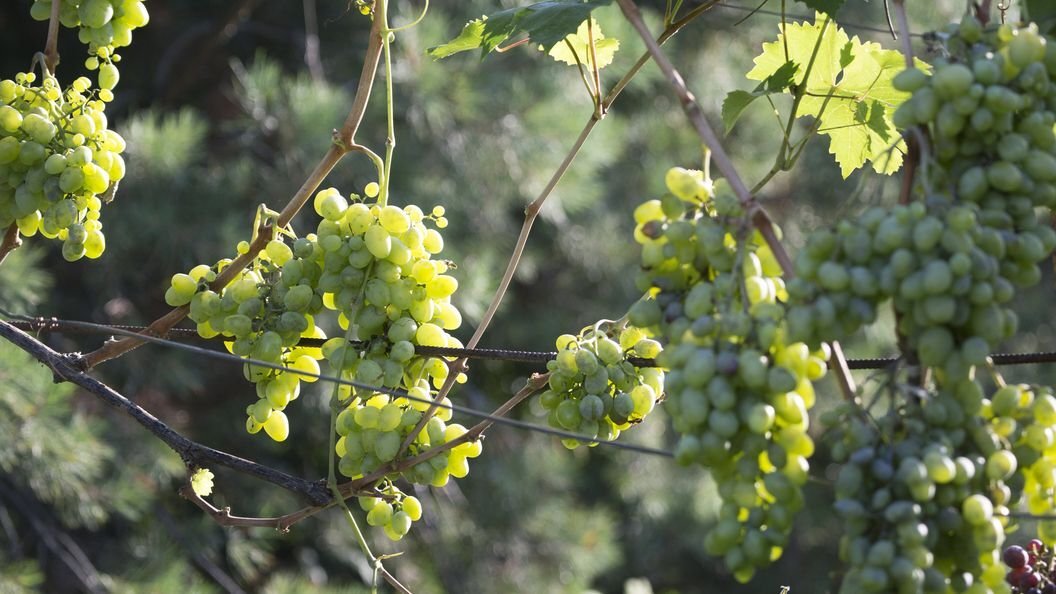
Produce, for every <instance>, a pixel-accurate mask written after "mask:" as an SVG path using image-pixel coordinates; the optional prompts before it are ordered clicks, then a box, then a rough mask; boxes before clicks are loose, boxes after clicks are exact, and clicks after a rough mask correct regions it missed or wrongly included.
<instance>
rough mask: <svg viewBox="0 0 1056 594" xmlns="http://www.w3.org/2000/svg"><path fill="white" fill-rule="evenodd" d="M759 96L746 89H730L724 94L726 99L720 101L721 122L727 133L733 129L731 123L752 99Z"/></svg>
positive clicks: (732, 123) (735, 120) (739, 115)
mask: <svg viewBox="0 0 1056 594" xmlns="http://www.w3.org/2000/svg"><path fill="white" fill-rule="evenodd" d="M761 96H762V95H758V94H756V93H749V92H748V91H731V92H730V93H729V94H727V95H726V99H724V100H723V102H722V124H723V125H724V126H726V133H727V134H729V133H730V130H732V129H733V125H734V124H736V123H737V119H738V118H740V117H741V113H743V112H744V110H745V109H746V108H747V107H748V106H749V105H751V103H752V101H755V100H756V99H758V98H759V97H761Z"/></svg>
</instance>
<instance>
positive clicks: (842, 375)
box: [617, 0, 855, 399]
mask: <svg viewBox="0 0 1056 594" xmlns="http://www.w3.org/2000/svg"><path fill="white" fill-rule="evenodd" d="M617 1H618V2H619V5H620V9H621V10H622V11H623V14H624V16H626V17H627V20H628V21H630V22H631V25H632V26H634V28H635V30H637V31H638V34H639V35H640V36H641V38H642V40H643V41H644V42H645V45H646V47H647V48H648V49H649V53H650V55H651V56H652V58H653V61H654V62H656V64H657V66H659V67H660V70H661V71H662V72H663V73H664V76H665V77H666V78H667V80H668V82H669V83H670V84H671V86H672V88H673V89H674V90H675V94H676V95H677V96H678V99H679V101H680V103H681V104H682V109H683V111H685V112H686V116H687V117H688V118H689V120H690V122H691V123H692V124H693V127H694V128H695V129H696V130H697V134H698V135H700V138H701V140H703V141H704V145H705V146H707V147H708V148H709V149H711V151H712V155H711V156H712V159H714V161H715V165H716V166H717V167H718V168H719V171H721V172H722V174H723V176H724V177H725V178H726V181H727V182H729V184H730V187H731V188H732V189H733V192H734V193H735V194H736V195H737V198H738V199H739V200H740V201H741V203H742V204H743V205H744V207H745V209H746V210H747V211H748V212H749V213H750V214H751V220H752V224H754V225H755V227H756V228H757V229H758V230H759V232H760V234H761V235H762V236H763V239H764V240H765V241H766V243H767V245H768V246H769V247H770V250H771V251H772V252H773V254H774V257H775V258H776V259H777V261H778V263H780V264H781V267H782V269H783V270H784V272H785V275H786V276H787V277H791V276H792V274H793V270H792V260H791V258H789V256H788V253H787V252H786V251H785V248H784V246H783V245H782V244H781V242H780V240H778V238H777V234H776V232H775V231H774V226H773V222H772V220H771V219H770V216H769V215H767V214H766V211H765V210H764V209H763V208H762V206H761V205H760V204H759V203H758V202H757V201H756V200H755V197H754V196H752V194H751V192H749V190H748V187H747V186H746V185H745V184H744V181H743V180H742V179H741V176H740V174H739V173H738V172H737V169H736V168H735V167H734V165H733V162H732V161H730V157H729V155H727V154H726V151H725V150H724V149H723V148H722V144H721V143H719V139H718V136H716V134H715V131H714V130H712V128H711V125H710V124H708V121H707V120H706V119H705V118H704V112H703V111H702V110H701V109H700V105H699V104H698V103H697V101H696V98H695V97H694V96H693V94H692V93H690V91H689V89H688V88H687V87H686V83H685V81H684V80H683V79H682V75H681V74H679V72H678V70H676V69H675V67H674V65H673V64H671V61H670V60H668V58H667V56H666V55H664V53H663V52H662V51H661V50H660V46H659V45H658V44H657V43H656V41H655V40H654V39H653V36H652V34H650V33H649V29H648V27H647V26H646V24H645V21H644V20H642V15H641V13H640V12H639V11H638V7H637V6H635V4H634V2H633V1H632V0H617ZM832 355H833V362H832V363H831V366H832V367H833V368H834V369H835V371H836V375H837V379H838V380H839V383H840V388H841V390H842V391H843V394H844V397H845V398H847V399H851V398H853V397H854V393H855V384H854V378H852V377H851V374H850V372H849V371H848V369H847V361H846V360H845V359H844V358H843V351H842V350H841V349H840V348H839V347H838V346H836V347H835V348H833V349H832Z"/></svg>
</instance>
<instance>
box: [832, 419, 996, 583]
mask: <svg viewBox="0 0 1056 594" xmlns="http://www.w3.org/2000/svg"><path fill="white" fill-rule="evenodd" d="M922 417H924V412H923V411H921V410H920V409H919V408H915V405H913V404H910V405H908V406H907V408H905V409H902V410H895V411H892V412H890V413H889V414H887V415H885V416H884V417H881V418H879V419H876V420H875V421H873V420H867V418H866V416H865V415H864V414H863V412H862V411H861V410H860V409H858V408H856V407H855V406H854V405H852V404H849V403H848V404H846V405H844V407H843V410H841V411H839V413H838V414H836V415H835V416H834V418H833V419H832V420H834V421H836V422H835V426H834V428H833V430H832V433H831V435H832V436H833V437H835V438H836V439H838V440H840V441H839V442H838V443H837V444H835V446H836V447H833V448H832V451H833V456H834V459H835V460H836V461H837V462H842V463H843V466H842V467H841V468H840V471H839V474H838V475H837V478H836V483H835V490H836V499H837V502H836V506H835V509H836V512H837V514H838V515H839V516H840V518H841V519H842V521H843V523H844V529H845V530H844V536H843V537H842V540H841V542H840V555H841V558H842V559H843V560H844V561H846V562H847V563H848V564H849V565H850V569H849V571H848V573H847V575H846V576H845V578H844V580H843V584H842V588H841V590H840V591H841V592H848V593H850V592H947V591H953V592H964V591H971V592H980V593H988V592H994V591H1001V590H1002V588H1003V587H1004V586H1003V579H1004V570H1003V569H1002V568H1001V564H1000V558H999V551H1000V547H1001V545H1002V544H1003V542H1004V539H1005V534H1006V526H1007V525H1008V519H1007V515H1008V507H1007V506H1008V505H1011V504H1012V503H1013V501H1012V498H1013V496H1014V494H1013V491H1012V489H1011V488H1010V486H1009V485H1011V484H1013V483H1014V481H1015V480H1016V475H1015V470H1016V464H1015V457H1014V456H1012V455H1011V452H1009V451H1008V450H1002V449H998V448H996V447H995V446H993V445H992V444H991V443H990V441H989V434H987V433H986V432H982V433H979V432H968V431H965V430H964V429H963V428H961V429H954V430H950V429H946V428H942V427H937V426H934V425H930V424H929V423H928V422H927V421H926V420H924V419H923V418H922ZM987 452H989V454H988V455H987ZM968 588H972V589H970V590H968Z"/></svg>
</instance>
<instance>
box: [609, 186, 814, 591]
mask: <svg viewBox="0 0 1056 594" xmlns="http://www.w3.org/2000/svg"><path fill="white" fill-rule="evenodd" d="M666 182H667V186H668V189H669V190H670V192H671V193H670V194H668V195H666V196H665V197H664V198H663V199H661V200H651V201H648V202H646V203H644V204H643V205H641V206H639V207H638V209H637V210H636V211H635V221H636V223H637V228H636V230H635V238H636V239H637V240H638V241H639V243H641V244H642V269H643V271H642V274H641V275H640V276H639V287H640V288H642V289H643V290H646V291H648V295H649V298H647V299H644V300H642V301H639V302H638V303H637V304H636V305H635V306H634V307H633V308H632V309H631V312H630V314H629V319H630V321H631V323H632V324H634V325H636V326H640V327H643V328H646V329H648V330H649V331H651V332H653V333H654V334H656V335H657V336H660V337H662V339H663V340H665V341H666V343H667V346H666V348H665V350H664V351H663V353H661V354H660V356H659V358H658V362H659V363H660V364H661V365H662V366H663V367H664V368H666V369H668V370H669V371H668V374H667V377H666V392H667V401H666V402H667V407H668V409H669V411H670V414H671V417H672V420H673V423H674V427H675V430H676V431H678V432H679V433H680V434H681V436H682V437H681V438H680V441H679V444H678V447H677V450H676V456H677V459H678V460H679V461H680V462H682V463H686V464H689V463H694V462H696V463H699V464H702V465H703V466H705V467H707V468H709V469H711V471H712V474H713V476H714V477H715V480H716V482H717V483H718V485H719V494H720V496H721V497H722V500H723V502H724V509H723V513H722V514H721V516H720V517H721V518H722V519H721V520H720V521H719V523H718V525H717V526H716V527H715V529H714V530H712V531H711V532H710V533H709V535H708V537H707V540H706V545H707V548H708V550H709V552H711V553H712V554H716V555H722V556H724V558H725V561H726V564H727V566H728V567H729V568H730V569H731V570H732V571H733V572H734V575H735V577H737V578H738V579H740V580H743V581H747V580H748V579H750V578H751V576H752V575H753V573H754V571H755V569H756V568H758V567H761V566H764V565H766V564H768V563H770V562H771V561H773V560H774V559H776V558H778V557H779V556H780V554H781V550H782V547H784V546H785V544H786V543H787V539H788V534H789V531H790V529H791V526H792V520H793V517H794V514H795V512H796V511H798V510H799V509H800V508H801V507H802V505H803V496H802V493H801V490H800V489H801V487H802V485H803V484H804V483H805V482H806V479H807V468H808V464H807V458H808V457H809V456H810V455H811V454H812V453H813V451H814V443H813V441H812V439H811V438H810V436H809V435H808V434H807V428H808V425H809V418H808V416H807V411H808V410H809V409H810V408H811V407H812V406H813V404H814V399H815V396H814V389H813V385H812V383H811V382H812V381H813V380H816V379H818V378H820V377H822V376H823V375H824V374H825V360H826V359H827V358H828V353H827V351H825V350H822V349H818V350H816V351H814V352H811V350H810V349H809V348H808V347H807V346H806V345H805V344H803V343H796V342H790V341H788V340H786V338H785V331H784V329H783V323H784V316H785V307H784V304H783V301H784V299H785V298H786V294H785V285H784V282H783V281H782V278H781V272H782V270H781V267H780V266H779V265H778V263H777V262H776V260H775V258H774V256H773V253H772V252H771V251H770V249H769V247H768V246H767V245H766V243H765V241H764V240H763V238H762V236H761V235H760V234H759V233H758V231H756V230H754V229H752V228H751V226H750V222H749V221H748V220H747V217H746V216H745V214H744V213H743V211H742V209H741V207H740V205H739V203H738V202H737V201H736V199H735V198H733V197H732V196H729V195H728V194H726V193H724V192H722V191H721V189H720V190H719V191H716V187H715V184H713V183H712V182H711V181H710V180H706V179H705V178H704V176H703V174H702V173H701V172H699V171H688V170H684V169H680V168H675V169H672V170H671V171H670V172H668V174H667V176H666Z"/></svg>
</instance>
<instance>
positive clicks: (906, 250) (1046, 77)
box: [788, 16, 1056, 381]
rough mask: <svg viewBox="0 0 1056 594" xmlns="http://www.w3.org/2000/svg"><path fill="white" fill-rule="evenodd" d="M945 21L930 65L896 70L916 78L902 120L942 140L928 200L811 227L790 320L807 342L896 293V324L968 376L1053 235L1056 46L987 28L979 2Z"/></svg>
mask: <svg viewBox="0 0 1056 594" xmlns="http://www.w3.org/2000/svg"><path fill="white" fill-rule="evenodd" d="M949 33H950V34H951V38H950V40H949V41H948V43H947V45H948V48H947V49H948V50H949V54H948V56H946V57H944V58H942V59H940V60H939V61H938V62H937V63H936V66H935V72H934V74H933V75H931V76H928V75H927V74H926V73H924V72H923V71H921V70H919V69H916V68H913V69H907V70H905V71H903V72H901V73H899V74H898V75H897V76H896V77H895V80H894V84H895V86H896V87H897V88H898V89H900V90H903V91H907V92H912V97H911V98H910V99H909V100H907V101H906V102H905V103H903V104H902V105H901V106H900V107H899V108H898V110H897V111H896V112H895V122H896V123H897V124H898V125H900V126H901V127H905V128H908V127H912V126H919V127H921V128H922V129H924V130H925V131H927V132H928V133H929V137H930V138H931V139H932V141H933V144H934V146H933V147H931V150H932V153H931V154H929V155H928V159H929V165H928V167H927V168H926V169H922V171H921V175H920V176H919V177H920V179H921V181H920V186H921V187H920V189H921V190H922V194H923V196H924V198H923V200H921V201H918V202H914V203H912V204H909V205H900V206H897V207H895V208H892V209H881V208H872V209H870V210H868V211H866V212H865V213H864V214H863V215H862V216H861V217H860V218H859V219H858V220H857V221H844V222H841V223H840V224H839V225H838V226H837V227H836V229H835V230H823V231H820V232H818V233H815V234H813V235H812V236H811V237H810V238H809V240H808V242H807V247H806V249H805V250H804V251H803V252H801V254H800V255H801V257H800V258H798V259H797V262H796V272H797V274H798V275H799V277H800V278H799V279H797V280H796V281H793V282H790V283H789V287H788V290H789V293H790V296H791V298H792V302H793V304H794V305H795V307H793V308H792V311H790V312H789V314H788V319H789V329H790V331H791V334H792V336H793V337H795V338H798V339H802V340H807V341H810V342H818V341H819V340H820V339H821V337H822V335H823V334H825V335H826V337H828V338H836V339H839V338H843V337H845V336H846V335H848V334H850V333H851V332H853V331H855V330H856V329H858V328H859V327H860V326H862V325H863V324H867V323H870V322H872V321H873V320H874V319H875V317H876V309H877V307H878V305H879V304H880V303H882V302H883V301H885V300H887V299H892V300H893V303H894V306H895V311H896V312H898V313H899V314H900V320H899V331H900V333H901V334H902V335H903V336H904V337H906V339H907V341H908V346H909V347H911V348H913V349H915V350H916V351H917V353H918V355H919V358H920V362H921V364H923V365H924V366H927V367H933V368H936V369H938V370H939V371H940V375H941V376H942V377H940V381H953V380H957V379H960V378H963V377H966V376H967V373H968V370H969V369H970V368H971V367H972V366H976V365H979V364H981V363H983V361H984V360H985V357H986V356H987V354H988V353H989V351H990V349H992V348H993V347H995V346H996V345H997V343H999V342H1000V341H1002V340H1004V339H1006V338H1008V337H1010V336H1012V335H1013V334H1014V333H1015V331H1016V327H1017V318H1016V315H1015V313H1014V312H1013V311H1012V310H1011V309H1010V308H1009V307H1008V303H1009V301H1010V300H1011V299H1012V297H1013V296H1014V293H1015V289H1016V288H1017V287H1020V288H1022V287H1029V286H1031V285H1034V284H1036V283H1037V282H1038V280H1039V279H1040V278H1041V270H1040V268H1039V266H1038V264H1039V262H1040V261H1041V260H1043V259H1044V258H1045V257H1046V256H1047V255H1048V254H1049V253H1050V252H1051V251H1052V250H1053V248H1054V247H1056V232H1053V230H1052V229H1051V227H1050V226H1048V225H1047V224H1045V223H1044V221H1043V219H1041V218H1040V217H1039V215H1038V214H1037V213H1036V212H1035V209H1036V208H1039V207H1047V208H1049V207H1052V206H1054V205H1056V134H1054V133H1053V123H1054V122H1056V113H1054V111H1053V110H1056V86H1054V85H1053V84H1052V83H1051V82H1050V77H1051V76H1053V75H1056V46H1054V45H1052V44H1046V43H1045V39H1044V38H1043V37H1041V36H1039V35H1038V34H1037V32H1036V30H1035V29H1034V28H1032V27H1028V28H1023V29H1018V30H1014V29H1012V28H1010V27H1008V26H1004V25H1002V26H999V27H998V26H994V27H990V28H987V29H985V30H984V29H983V28H982V26H981V25H980V24H979V23H978V22H976V21H975V20H974V19H973V18H972V17H970V16H968V17H965V20H964V21H963V22H962V23H961V25H960V26H956V27H953V28H952V29H951V30H950V31H949ZM925 173H926V175H924V174H925ZM833 329H835V334H836V336H831V334H832V330H833Z"/></svg>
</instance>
